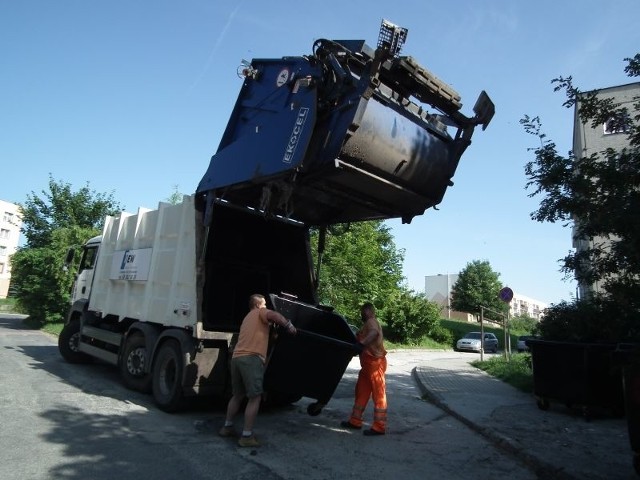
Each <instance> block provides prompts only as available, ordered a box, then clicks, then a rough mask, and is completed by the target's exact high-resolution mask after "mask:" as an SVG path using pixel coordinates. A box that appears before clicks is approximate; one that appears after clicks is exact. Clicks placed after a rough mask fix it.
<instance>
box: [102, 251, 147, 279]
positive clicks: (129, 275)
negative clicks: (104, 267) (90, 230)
mask: <svg viewBox="0 0 640 480" xmlns="http://www.w3.org/2000/svg"><path fill="white" fill-rule="evenodd" d="M152 252H153V249H152V248H136V249H133V250H120V251H116V252H113V258H112V260H111V272H110V274H109V279H110V280H138V281H140V280H142V281H145V280H147V279H148V278H149V270H150V268H151V253H152Z"/></svg>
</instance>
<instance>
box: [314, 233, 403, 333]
mask: <svg viewBox="0 0 640 480" xmlns="http://www.w3.org/2000/svg"><path fill="white" fill-rule="evenodd" d="M317 245H318V232H317V231H315V232H313V233H312V246H313V249H314V251H315V250H316V249H317ZM403 259H404V251H403V250H398V249H397V248H396V246H395V244H394V243H393V236H392V235H391V233H390V228H389V227H387V226H386V225H385V224H384V223H383V222H381V221H368V222H358V223H352V224H349V225H337V226H334V227H332V228H331V229H329V231H328V233H327V238H326V242H325V248H324V252H323V255H322V263H321V267H320V283H319V288H318V296H319V299H320V302H321V303H324V304H327V305H331V306H333V307H335V309H336V310H337V311H338V312H340V313H341V314H342V315H344V316H345V317H346V318H348V319H350V320H351V321H353V322H355V321H356V320H358V319H359V318H360V314H359V312H360V305H361V304H362V303H363V302H364V301H371V302H372V303H373V304H374V305H375V306H376V308H377V309H378V313H379V315H380V316H381V318H382V314H383V312H384V309H385V307H386V306H388V305H389V304H390V303H392V302H393V301H395V299H396V298H397V297H398V295H399V294H400V291H401V283H402V282H403V280H404V278H403V276H402V261H403ZM316 261H317V258H316Z"/></svg>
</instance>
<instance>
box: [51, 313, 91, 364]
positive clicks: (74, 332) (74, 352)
mask: <svg viewBox="0 0 640 480" xmlns="http://www.w3.org/2000/svg"><path fill="white" fill-rule="evenodd" d="M79 341H80V320H77V319H76V320H71V321H70V322H69V323H67V324H66V325H65V326H64V327H63V329H62V331H61V332H60V335H59V336H58V350H60V354H61V355H62V357H63V358H64V359H65V360H66V361H67V362H69V363H90V362H91V357H90V356H89V355H87V354H86V353H82V352H81V351H80V350H78V342H79Z"/></svg>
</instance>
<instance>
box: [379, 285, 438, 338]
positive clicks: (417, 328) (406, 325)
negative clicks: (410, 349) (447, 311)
mask: <svg viewBox="0 0 640 480" xmlns="http://www.w3.org/2000/svg"><path fill="white" fill-rule="evenodd" d="M441 311H442V308H441V307H440V306H439V305H437V304H436V303H434V302H430V301H429V300H427V298H426V297H425V296H424V294H417V293H415V292H413V291H410V290H406V289H404V290H402V291H401V292H400V293H399V295H397V296H396V297H394V299H392V301H391V302H389V303H388V305H387V306H386V308H385V309H384V313H383V314H382V316H381V319H382V320H383V321H384V324H385V326H386V328H385V335H386V337H387V338H388V339H389V340H391V341H393V342H397V343H404V344H418V343H419V342H420V340H422V339H423V338H425V337H427V336H432V337H434V336H439V335H442V332H441V331H440V330H439V328H438V327H439V325H440V316H441V315H440V313H441ZM434 334H435V335H434ZM437 340H441V338H440V337H438V338H437Z"/></svg>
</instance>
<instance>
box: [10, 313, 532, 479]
mask: <svg viewBox="0 0 640 480" xmlns="http://www.w3.org/2000/svg"><path fill="white" fill-rule="evenodd" d="M21 319H22V317H19V316H13V315H0V386H1V388H0V407H1V408H0V429H1V431H2V435H0V478H1V479H2V480H40V479H42V480H44V479H47V480H50V479H65V480H74V479H86V478H91V479H92V480H106V479H109V480H111V479H114V478H117V479H119V480H128V479H134V478H135V479H137V480H140V479H147V478H149V479H154V480H163V479H176V478H185V479H190V480H191V479H201V478H202V479H204V478H224V479H236V478H237V479H240V478H242V479H254V478H255V479H264V480H270V479H298V478H304V479H308V480H316V479H317V480H320V479H350V478H352V479H357V478H375V479H376V480H383V479H431V478H433V479H465V480H467V479H469V478H474V479H485V478H486V479H489V478H491V479H495V478H505V477H508V478H509V479H512V480H518V479H532V478H535V475H534V474H533V473H532V472H531V471H530V470H529V469H528V468H527V467H526V466H525V465H523V464H521V463H518V461H516V460H515V459H514V458H512V457H510V456H509V455H508V454H505V453H504V452H503V451H501V450H497V449H496V448H495V447H493V446H492V445H491V443H489V442H488V441H487V440H486V439H485V438H484V437H482V436H480V435H478V434H477V433H475V432H473V431H472V430H470V429H469V428H467V427H466V426H465V425H463V424H462V423H460V422H459V421H458V420H456V419H455V418H453V417H451V416H449V415H447V414H445V413H443V411H442V410H441V409H439V408H437V407H436V406H434V405H432V404H430V403H428V402H425V401H424V400H422V399H421V398H420V392H419V390H418V388H417V386H416V385H415V382H414V380H413V378H412V376H411V370H412V369H413V368H414V367H415V366H416V365H419V364H422V363H425V362H428V361H429V358H430V356H431V355H438V353H433V352H426V351H400V352H391V353H390V354H389V357H388V360H389V370H388V372H387V394H388V401H389V432H388V435H386V436H384V437H365V436H363V435H362V434H361V433H360V432H352V431H346V430H344V429H341V428H340V427H339V423H340V421H341V420H343V419H346V418H347V416H348V414H349V412H350V409H351V405H352V402H353V389H354V385H355V379H356V376H357V371H358V364H357V358H356V359H354V361H352V362H351V364H350V365H349V368H348V369H347V371H346V372H345V375H344V377H343V379H342V381H341V383H340V385H339V386H338V388H337V390H336V392H335V394H334V396H333V397H332V399H331V401H330V402H329V404H328V405H327V406H326V407H325V408H324V410H323V411H322V413H321V414H320V415H318V416H315V417H311V416H309V415H308V414H307V413H306V408H307V405H308V404H309V403H312V401H313V400H311V399H306V398H303V399H302V400H300V401H299V402H297V403H295V404H293V405H291V406H288V407H286V408H281V409H274V410H268V411H262V412H261V413H260V416H259V418H258V421H257V425H256V428H255V431H256V435H257V436H258V438H259V440H260V441H261V442H262V444H263V445H262V446H261V447H260V448H258V449H242V448H239V447H237V445H236V444H235V442H233V441H232V440H229V439H223V438H220V437H218V436H217V430H218V428H219V426H220V425H221V422H222V420H223V417H224V405H221V404H220V402H215V401H211V402H200V403H198V404H194V405H193V406H192V407H191V408H190V409H189V410H187V411H185V412H181V413H178V414H166V413H163V412H161V411H159V410H158V409H157V408H156V407H155V406H154V404H153V401H152V399H151V397H150V396H147V395H144V394H140V393H136V392H132V391H129V390H127V389H126V388H125V387H124V386H123V385H122V383H121V382H120V379H119V376H118V372H117V370H116V369H115V368H113V367H110V366H107V365H101V364H92V365H71V364H68V363H66V362H65V361H64V360H63V359H62V357H61V356H60V355H59V353H58V348H57V338H56V337H54V336H51V335H48V334H45V333H42V332H39V331H33V330H27V329H24V328H23V327H22V324H21ZM460 355H464V354H460ZM371 408H372V407H371V405H369V406H368V409H367V411H366V415H367V420H369V419H370V416H371Z"/></svg>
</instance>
